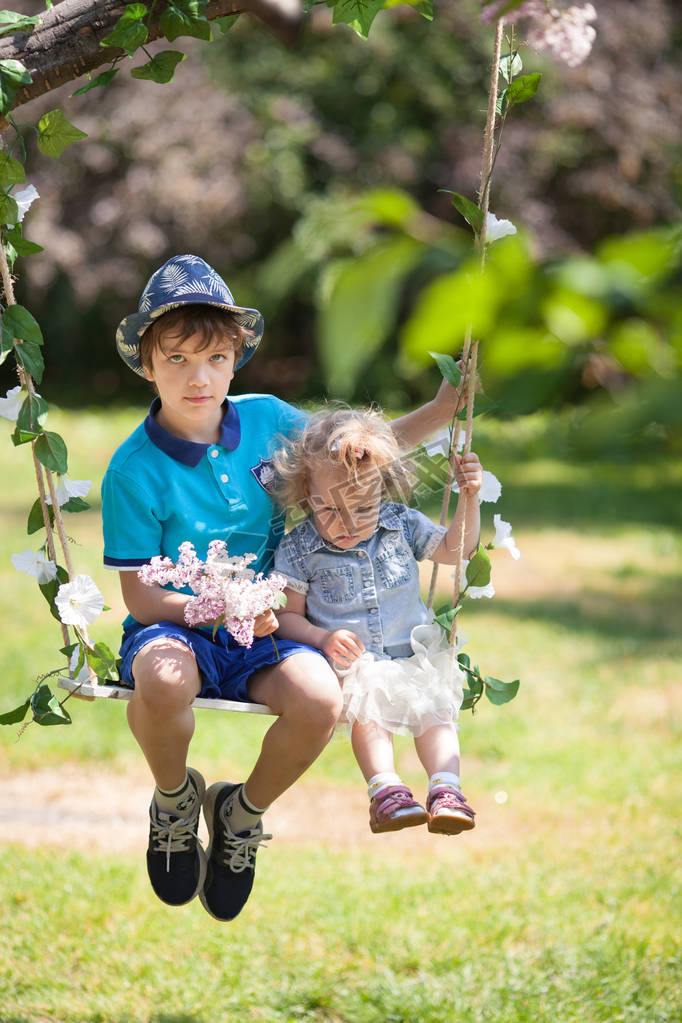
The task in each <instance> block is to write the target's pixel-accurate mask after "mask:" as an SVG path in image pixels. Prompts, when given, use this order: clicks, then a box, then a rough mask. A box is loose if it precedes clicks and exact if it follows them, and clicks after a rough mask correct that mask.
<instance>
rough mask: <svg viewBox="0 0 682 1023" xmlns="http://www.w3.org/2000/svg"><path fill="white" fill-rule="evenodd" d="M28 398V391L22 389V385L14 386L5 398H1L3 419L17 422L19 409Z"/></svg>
mask: <svg viewBox="0 0 682 1023" xmlns="http://www.w3.org/2000/svg"><path fill="white" fill-rule="evenodd" d="M25 398H26V391H24V390H22V388H21V387H19V386H18V385H17V387H12V389H11V390H9V391H8V392H7V393H6V395H5V397H4V398H0V416H2V418H3V419H9V420H11V422H13V423H16V421H17V416H18V415H19V410H20V408H21V406H22V405H23V404H24V400H25Z"/></svg>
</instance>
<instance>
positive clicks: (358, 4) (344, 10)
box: [329, 0, 384, 39]
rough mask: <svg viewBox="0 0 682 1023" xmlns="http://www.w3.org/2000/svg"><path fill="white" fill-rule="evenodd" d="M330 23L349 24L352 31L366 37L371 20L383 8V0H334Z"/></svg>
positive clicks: (331, 4) (363, 37)
mask: <svg viewBox="0 0 682 1023" xmlns="http://www.w3.org/2000/svg"><path fill="white" fill-rule="evenodd" d="M329 6H332V7H333V8H334V17H333V19H332V24H334V25H349V26H350V27H351V28H352V29H353V31H354V32H357V34H358V35H359V36H360V37H361V38H362V39H366V38H367V36H368V35H369V30H370V28H371V27H372V22H373V21H374V19H375V18H376V16H377V14H378V13H379V11H381V10H383V8H384V0H334V2H333V3H330V5H329Z"/></svg>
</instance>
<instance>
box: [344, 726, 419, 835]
mask: <svg viewBox="0 0 682 1023" xmlns="http://www.w3.org/2000/svg"><path fill="white" fill-rule="evenodd" d="M351 744H352V746H353V752H354V754H355V759H356V760H357V762H358V765H359V767H360V770H361V771H362V773H363V775H364V778H365V781H366V782H367V793H368V795H369V798H370V804H369V826H370V828H371V829H372V831H373V832H374V833H375V834H378V833H381V832H384V831H400V830H401V829H402V828H409V827H413V826H414V825H416V824H424V822H425V821H426V820H427V816H428V815H427V813H426V811H425V810H424V807H423V806H420V804H419V803H417V802H416V800H415V798H414V796H413V795H412V793H411V792H410V790H409V789H408V788H407V786H406V785H403V783H402V782H401V780H400V777H399V776H398V775H397V774H396V770H395V764H394V759H393V736H392V734H391V733H390V732H389V731H388V730H387V729H385V728H382V727H381V725H378V724H376V723H375V722H373V721H370V722H368V723H367V724H365V725H361V724H360V723H359V722H357V721H356V722H355V724H354V725H353V727H352V729H351Z"/></svg>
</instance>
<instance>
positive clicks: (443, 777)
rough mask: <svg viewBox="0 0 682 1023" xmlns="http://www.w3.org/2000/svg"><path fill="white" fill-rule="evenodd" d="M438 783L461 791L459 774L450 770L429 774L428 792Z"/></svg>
mask: <svg viewBox="0 0 682 1023" xmlns="http://www.w3.org/2000/svg"><path fill="white" fill-rule="evenodd" d="M439 785H449V786H450V788H453V789H457V790H458V791H459V792H461V791H462V786H461V785H460V782H459V775H457V774H453V773H452V771H439V772H438V774H432V775H431V777H430V778H429V792H430V791H431V789H435V788H436V786H439Z"/></svg>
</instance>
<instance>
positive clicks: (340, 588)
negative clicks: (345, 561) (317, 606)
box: [316, 565, 355, 604]
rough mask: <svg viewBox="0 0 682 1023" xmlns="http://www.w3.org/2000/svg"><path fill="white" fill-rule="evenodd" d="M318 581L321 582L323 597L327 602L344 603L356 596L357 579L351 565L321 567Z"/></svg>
mask: <svg viewBox="0 0 682 1023" xmlns="http://www.w3.org/2000/svg"><path fill="white" fill-rule="evenodd" d="M316 582H319V585H320V590H321V596H322V599H323V600H324V602H325V603H327V604H344V603H346V602H347V601H349V600H352V599H353V597H354V596H355V581H354V578H353V569H352V568H351V567H350V565H338V566H337V567H335V568H321V569H320V570H319V572H318V575H317V579H316Z"/></svg>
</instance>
